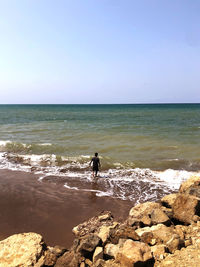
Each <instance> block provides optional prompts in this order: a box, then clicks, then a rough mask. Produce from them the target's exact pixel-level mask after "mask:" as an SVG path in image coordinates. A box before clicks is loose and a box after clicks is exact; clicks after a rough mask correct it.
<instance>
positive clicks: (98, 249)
mask: <svg viewBox="0 0 200 267" xmlns="http://www.w3.org/2000/svg"><path fill="white" fill-rule="evenodd" d="M99 259H103V248H102V247H96V249H95V251H94V254H93V258H92V260H93V262H96V261H97V260H99Z"/></svg>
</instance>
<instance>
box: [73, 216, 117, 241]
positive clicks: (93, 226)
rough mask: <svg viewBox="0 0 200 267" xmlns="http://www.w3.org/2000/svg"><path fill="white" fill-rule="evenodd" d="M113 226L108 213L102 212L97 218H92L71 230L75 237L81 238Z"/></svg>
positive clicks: (111, 217)
mask: <svg viewBox="0 0 200 267" xmlns="http://www.w3.org/2000/svg"><path fill="white" fill-rule="evenodd" d="M103 225H104V226H111V225H113V216H112V214H111V212H110V211H104V212H102V213H101V214H100V215H99V216H94V217H92V218H90V219H89V220H88V221H85V222H83V223H81V224H79V225H77V226H75V227H74V228H73V229H72V232H73V233H74V234H75V236H76V237H82V236H85V235H88V234H90V233H95V232H97V231H98V229H100V228H101V227H102V226H103Z"/></svg>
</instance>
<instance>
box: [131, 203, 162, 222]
mask: <svg viewBox="0 0 200 267" xmlns="http://www.w3.org/2000/svg"><path fill="white" fill-rule="evenodd" d="M154 209H161V205H160V204H159V203H154V202H145V203H142V204H138V205H136V206H135V207H133V208H132V209H131V210H130V211H129V217H128V220H127V221H128V224H129V225H137V224H140V223H142V224H144V225H146V226H148V225H149V226H150V225H152V220H151V213H152V212H153V210H154Z"/></svg>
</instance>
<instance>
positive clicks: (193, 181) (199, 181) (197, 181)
mask: <svg viewBox="0 0 200 267" xmlns="http://www.w3.org/2000/svg"><path fill="white" fill-rule="evenodd" d="M193 186H200V176H191V177H190V178H189V179H187V180H186V181H185V182H183V183H182V184H181V186H180V188H179V192H180V193H186V192H187V191H188V190H189V189H190V188H191V187H193Z"/></svg>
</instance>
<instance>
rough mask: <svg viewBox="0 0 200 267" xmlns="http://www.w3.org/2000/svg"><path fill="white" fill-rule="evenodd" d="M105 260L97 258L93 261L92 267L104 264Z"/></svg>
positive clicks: (100, 266)
mask: <svg viewBox="0 0 200 267" xmlns="http://www.w3.org/2000/svg"><path fill="white" fill-rule="evenodd" d="M105 263H106V262H105V261H104V260H102V259H98V260H97V261H96V262H95V263H94V267H104V266H105Z"/></svg>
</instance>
